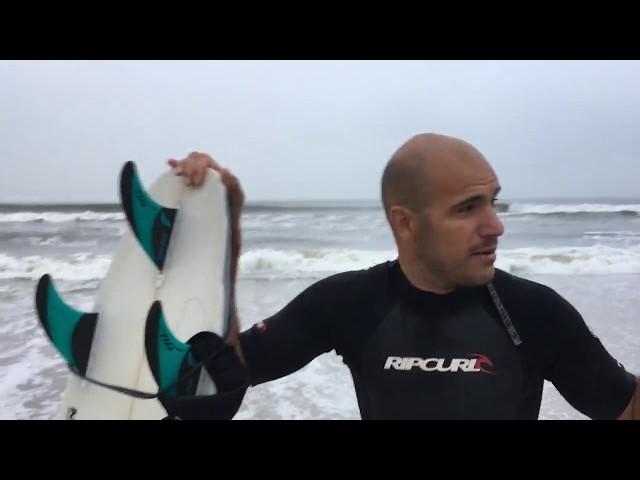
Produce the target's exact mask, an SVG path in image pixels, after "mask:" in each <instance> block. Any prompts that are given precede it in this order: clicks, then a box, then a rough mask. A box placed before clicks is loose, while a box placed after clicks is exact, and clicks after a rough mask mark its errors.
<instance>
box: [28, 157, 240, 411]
mask: <svg viewBox="0 0 640 480" xmlns="http://www.w3.org/2000/svg"><path fill="white" fill-rule="evenodd" d="M125 175H126V179H127V180H123V178H125ZM127 181H129V182H131V183H130V184H127ZM121 182H124V183H125V184H126V185H130V186H132V188H131V191H130V193H129V197H130V198H128V199H127V198H124V197H125V196H124V195H123V199H122V200H123V207H124V208H125V209H127V208H128V209H129V210H127V216H128V218H131V215H132V211H134V213H135V210H136V208H138V210H140V208H142V207H140V205H142V206H143V207H148V206H149V204H151V205H153V206H155V207H158V206H159V207H164V208H161V210H162V211H159V213H158V215H157V218H155V223H154V222H153V220H154V219H153V218H151V217H149V216H148V212H144V211H143V210H140V211H141V212H142V213H140V217H141V218H142V217H145V216H146V217H145V218H143V219H142V220H141V223H140V225H138V226H137V228H136V225H135V222H134V223H129V225H128V226H129V228H128V231H127V233H125V235H124V236H123V238H122V240H121V242H120V243H119V245H118V247H117V250H116V252H115V254H114V257H113V260H112V262H111V265H110V268H109V270H108V272H107V274H106V276H105V278H104V279H103V281H102V282H101V285H100V287H99V289H98V292H97V296H96V302H95V307H94V311H93V312H92V314H84V317H83V318H82V319H81V320H80V321H79V323H80V324H82V323H83V322H85V323H87V325H88V324H89V323H90V322H88V321H86V320H87V319H90V318H92V319H93V322H94V323H95V328H94V329H93V335H92V339H91V345H90V349H89V350H88V352H86V353H84V355H85V356H87V357H88V358H87V359H86V361H85V364H82V361H81V360H80V361H77V362H75V363H78V364H82V365H81V367H83V368H82V369H83V370H84V372H83V373H84V376H86V377H88V378H90V379H93V380H96V381H98V382H102V383H106V384H110V385H115V386H118V387H122V388H128V389H132V390H137V391H143V392H148V393H150V394H153V393H156V392H157V391H158V383H157V382H156V380H155V379H154V377H153V375H152V372H151V370H150V366H149V363H148V359H147V357H146V353H145V323H146V321H147V316H148V314H149V311H150V308H151V306H152V304H153V303H154V301H156V300H159V301H160V302H161V305H162V311H163V313H164V321H165V322H166V324H167V326H168V327H169V329H170V330H171V332H172V333H173V334H174V335H175V336H176V337H177V338H178V339H179V340H180V341H182V342H186V341H187V340H189V338H191V337H192V336H193V335H195V334H197V333H198V332H201V331H211V332H214V333H217V334H218V335H220V336H221V337H222V338H224V339H226V338H227V335H228V327H229V323H228V322H229V320H228V317H229V314H228V313H229V312H228V310H229V305H228V296H229V291H228V289H229V288H230V287H229V285H230V284H229V255H230V252H229V248H230V242H229V233H230V232H229V213H228V206H227V198H226V190H225V187H224V186H223V185H222V183H221V181H220V178H219V175H218V173H217V172H215V171H213V170H208V171H207V175H206V177H205V180H204V184H203V185H202V186H200V187H195V188H193V187H186V186H185V185H184V179H183V178H182V177H177V176H175V175H174V174H173V172H171V171H169V172H166V173H165V174H163V175H162V176H160V177H159V178H158V179H157V180H156V181H155V182H154V183H153V184H152V185H151V187H150V188H149V190H148V192H146V191H145V189H144V187H142V185H141V183H140V181H139V179H138V177H137V174H136V172H135V167H134V165H133V164H132V163H131V162H129V164H127V166H125V169H123V174H122V176H121ZM124 188H125V189H127V188H128V187H127V186H125V187H124ZM126 202H129V204H128V205H125V203H126ZM132 204H133V206H132ZM136 205H137V207H136ZM172 210H175V211H173V212H172ZM167 212H168V213H169V214H168V215H164V214H165V213H167ZM163 215H164V216H163ZM171 224H172V228H165V227H166V226H167V225H171ZM163 228H165V229H164V231H161V230H162V229H163ZM136 230H138V235H137V236H136V235H135V234H134V231H136ZM143 230H144V231H143ZM152 231H153V232H155V233H153V232H152ZM145 235H146V237H145ZM153 235H155V237H154V238H152V236H153ZM169 235H170V236H169ZM154 242H155V245H152V243H154ZM154 248H155V250H154ZM158 251H159V252H160V253H158ZM51 289H53V286H52V285H51V282H50V280H49V282H48V284H46V285H44V286H42V288H39V290H41V292H40V298H41V299H45V298H46V299H48V301H46V302H45V301H44V300H42V303H43V304H42V305H39V314H40V316H41V322H43V324H45V329H46V330H47V333H49V336H50V337H51V338H52V340H53V341H54V344H55V345H56V346H57V347H58V348H59V349H60V345H62V350H61V351H62V352H64V353H66V355H65V356H66V357H67V359H68V360H70V362H71V363H73V362H74V360H75V358H74V354H76V353H77V352H81V354H80V355H79V357H81V356H82V349H83V347H82V345H81V343H82V341H84V342H85V343H87V340H86V338H87V337H88V336H90V335H88V334H86V331H89V330H91V329H90V328H89V327H86V328H84V330H85V333H82V332H81V333H77V332H80V331H81V330H82V329H79V328H75V330H76V333H74V336H73V338H72V341H71V342H70V341H66V343H65V340H64V338H65V336H66V337H70V334H69V331H70V329H71V328H72V327H71V326H69V325H72V324H73V322H78V320H77V315H76V316H75V317H74V316H73V315H71V316H70V317H69V318H71V319H72V320H71V321H70V323H69V322H67V326H66V327H64V328H63V327H58V326H57V324H56V320H55V319H53V317H54V316H55V315H61V314H60V313H59V312H60V311H61V309H64V308H65V307H61V306H60V302H61V300H59V299H58V300H55V296H56V294H55V290H54V291H53V292H51ZM56 308H57V310H56ZM66 308H67V309H68V308H69V307H66ZM52 309H53V310H52ZM68 311H69V310H67V312H68ZM56 312H58V313H56ZM71 312H74V311H73V310H71ZM75 313H77V314H82V312H75ZM87 315H93V317H88V316H87ZM43 317H44V318H43ZM47 322H48V323H47ZM56 328H57V331H56ZM83 336H84V337H85V338H84V340H83V339H82V338H81V337H83ZM61 339H62V340H61ZM74 342H75V343H74ZM72 344H73V345H72ZM76 356H78V355H76ZM203 370H204V369H203ZM213 393H215V385H214V384H213V382H212V381H211V379H209V377H208V376H207V375H206V374H204V373H203V374H202V375H201V376H200V380H199V383H198V388H197V391H196V394H198V395H210V394H213ZM60 414H61V417H62V418H73V419H161V418H164V417H165V416H166V415H167V413H166V412H165V410H164V408H163V407H162V405H161V404H160V402H159V401H158V400H157V399H140V398H134V397H132V396H130V395H127V394H125V393H121V392H118V391H114V390H111V389H108V388H105V387H103V386H100V385H96V384H94V383H91V382H89V381H87V380H85V379H83V378H82V377H81V376H78V375H76V374H73V373H72V374H70V377H69V381H68V384H67V386H66V389H65V391H64V394H63V399H62V409H61V412H60Z"/></svg>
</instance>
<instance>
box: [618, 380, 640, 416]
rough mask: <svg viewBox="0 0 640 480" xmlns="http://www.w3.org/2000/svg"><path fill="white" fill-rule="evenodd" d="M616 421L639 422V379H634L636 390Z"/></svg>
mask: <svg viewBox="0 0 640 480" xmlns="http://www.w3.org/2000/svg"><path fill="white" fill-rule="evenodd" d="M618 420H640V377H636V390H635V393H634V394H633V398H632V399H631V401H630V402H629V405H627V408H625V409H624V412H622V415H620V416H619V417H618Z"/></svg>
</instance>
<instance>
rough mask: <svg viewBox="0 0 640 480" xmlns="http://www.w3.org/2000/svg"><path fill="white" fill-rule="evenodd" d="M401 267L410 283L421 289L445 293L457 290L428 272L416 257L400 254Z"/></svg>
mask: <svg viewBox="0 0 640 480" xmlns="http://www.w3.org/2000/svg"><path fill="white" fill-rule="evenodd" d="M398 261H399V263H400V268H401V269H402V273H404V275H405V277H407V280H409V283H411V285H413V286H414V287H416V288H417V289H419V290H424V291H426V292H431V293H438V294H445V293H450V292H452V291H454V290H455V287H454V286H452V285H450V284H446V283H443V282H442V281H439V279H438V278H437V276H436V275H433V274H432V273H431V272H428V271H427V270H426V269H425V268H424V267H423V266H422V265H421V264H420V262H418V261H417V260H416V259H413V258H412V259H407V258H406V257H403V256H402V255H400V256H399V257H398Z"/></svg>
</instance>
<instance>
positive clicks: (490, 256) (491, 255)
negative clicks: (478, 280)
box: [472, 245, 498, 261]
mask: <svg viewBox="0 0 640 480" xmlns="http://www.w3.org/2000/svg"><path fill="white" fill-rule="evenodd" d="M496 248H498V247H497V245H493V246H491V247H485V248H483V249H480V250H476V251H475V252H473V254H472V255H473V256H474V257H479V258H482V259H485V260H487V261H494V260H495V259H496Z"/></svg>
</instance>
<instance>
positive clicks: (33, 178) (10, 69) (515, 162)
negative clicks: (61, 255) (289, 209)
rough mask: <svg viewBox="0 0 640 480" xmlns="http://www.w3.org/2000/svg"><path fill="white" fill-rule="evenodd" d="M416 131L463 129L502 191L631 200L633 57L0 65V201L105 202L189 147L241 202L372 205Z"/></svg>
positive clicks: (637, 166) (637, 91)
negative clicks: (220, 170)
mask: <svg viewBox="0 0 640 480" xmlns="http://www.w3.org/2000/svg"><path fill="white" fill-rule="evenodd" d="M420 132H438V133H443V134H447V135H452V136H457V137H461V138H463V139H465V140H467V141H469V142H470V143H472V144H473V145H475V146H476V147H477V148H478V149H479V150H480V151H481V152H482V153H483V154H484V155H485V156H486V157H487V159H488V160H489V161H490V162H491V163H492V165H493V166H494V169H495V170H496V172H497V174H498V177H499V179H500V181H501V184H502V186H503V193H502V195H501V197H502V198H504V199H512V198H515V199H517V198H527V197H594V196H601V197H607V196H609V197H611V196H615V197H624V196H628V197H639V196H640V139H638V136H639V135H638V134H639V133H640V62H637V61H626V62H613V61H597V62H596V61H591V62H588V61H586V62H585V61H550V62H541V61H469V62H466V61H465V62H462V61H335V62H334V61H255V62H254V61H18V62H16V61H0V167H1V173H0V202H1V201H5V202H7V201H18V202H26V201H44V202H47V201H51V202H84V201H87V202H89V201H96V202H102V201H106V202H117V201H118V194H117V178H118V174H119V171H120V168H121V166H122V164H123V163H124V162H126V161H128V160H133V161H135V162H136V163H137V164H138V167H139V170H140V174H141V176H142V178H143V181H145V183H147V184H148V183H150V182H151V181H152V180H153V179H154V178H155V177H156V176H157V175H159V174H160V173H162V171H163V170H164V169H165V168H167V166H166V160H167V159H168V158H171V157H174V158H179V157H180V158H181V157H182V156H185V155H186V154H187V153H188V152H190V151H193V150H199V151H204V152H207V153H210V154H212V155H213V156H214V157H215V158H216V159H217V160H218V161H219V162H220V163H221V164H223V165H224V166H227V167H228V168H230V169H231V170H232V171H234V172H235V173H236V174H237V175H238V176H239V177H240V180H241V182H242V184H243V187H244V190H245V192H246V195H247V199H248V200H249V201H260V200H275V199H299V200H309V199H377V198H378V195H379V193H378V191H379V179H380V175H381V172H382V169H383V168H384V165H385V163H386V161H387V160H388V158H389V156H390V155H391V154H392V153H393V151H394V150H395V149H396V148H397V147H398V146H400V144H402V143H403V142H404V141H405V140H407V139H408V138H409V137H411V136H412V135H414V134H416V133H420Z"/></svg>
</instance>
